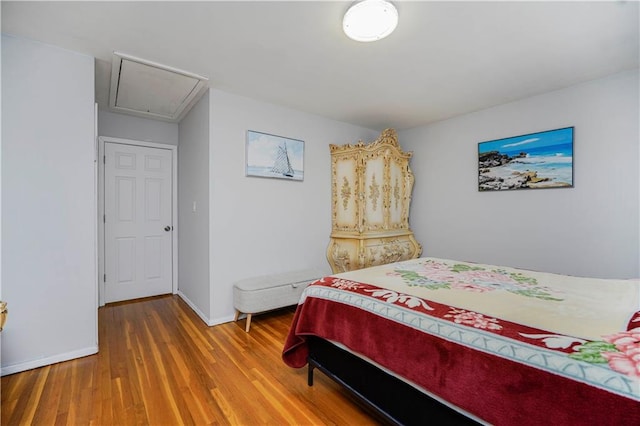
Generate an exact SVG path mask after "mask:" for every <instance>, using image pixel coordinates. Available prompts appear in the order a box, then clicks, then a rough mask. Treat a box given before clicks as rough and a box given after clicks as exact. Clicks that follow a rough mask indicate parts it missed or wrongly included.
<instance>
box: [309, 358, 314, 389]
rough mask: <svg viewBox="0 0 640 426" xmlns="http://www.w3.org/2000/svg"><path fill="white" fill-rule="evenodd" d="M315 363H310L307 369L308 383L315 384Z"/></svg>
mask: <svg viewBox="0 0 640 426" xmlns="http://www.w3.org/2000/svg"><path fill="white" fill-rule="evenodd" d="M313 368H314V367H313V365H311V363H309V369H308V370H307V384H308V385H309V386H313Z"/></svg>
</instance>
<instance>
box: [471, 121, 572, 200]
mask: <svg viewBox="0 0 640 426" xmlns="http://www.w3.org/2000/svg"><path fill="white" fill-rule="evenodd" d="M570 187H573V127H565V128H563V129H556V130H547V131H545V132H538V133H530V134H528V135H522V136H513V137H510V138H505V139H496V140H492V141H486V142H480V143H479V144H478V190H479V191H504V190H510V189H538V188H570Z"/></svg>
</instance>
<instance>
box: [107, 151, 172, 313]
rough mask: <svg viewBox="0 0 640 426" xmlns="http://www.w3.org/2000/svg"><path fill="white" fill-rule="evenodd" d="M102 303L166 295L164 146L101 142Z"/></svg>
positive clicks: (168, 234)
mask: <svg viewBox="0 0 640 426" xmlns="http://www.w3.org/2000/svg"><path fill="white" fill-rule="evenodd" d="M104 154H105V159H104V161H105V164H104V197H105V198H104V212H105V218H104V235H105V242H104V243H105V246H104V247H105V255H104V262H105V264H104V271H105V302H107V303H109V302H117V301H120V300H129V299H136V298H139V297H148V296H155V295H158V294H166V293H171V292H172V290H173V281H172V279H173V261H172V252H171V250H172V247H173V244H172V238H173V221H172V211H173V206H172V192H171V191H172V184H173V182H172V179H173V171H172V167H173V158H172V155H173V153H172V151H171V150H169V149H161V148H151V147H144V146H135V145H126V144H119V143H110V142H105V144H104Z"/></svg>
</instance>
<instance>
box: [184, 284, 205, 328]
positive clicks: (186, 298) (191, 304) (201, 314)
mask: <svg viewBox="0 0 640 426" xmlns="http://www.w3.org/2000/svg"><path fill="white" fill-rule="evenodd" d="M178 296H180V298H181V299H182V300H184V303H186V304H187V305H189V307H190V308H191V309H192V310H193V312H195V313H196V315H198V316H199V317H200V319H201V320H202V321H204V323H205V324H207V325H208V326H210V325H211V324H210V321H209V318H207V316H206V315H205V314H204V312H202V311H201V310H200V309H199V308H198V306H196V304H195V303H193V302H192V301H191V300H190V299H189V298H188V297H187V295H186V294H184V293H183V292H181V291H179V290H178Z"/></svg>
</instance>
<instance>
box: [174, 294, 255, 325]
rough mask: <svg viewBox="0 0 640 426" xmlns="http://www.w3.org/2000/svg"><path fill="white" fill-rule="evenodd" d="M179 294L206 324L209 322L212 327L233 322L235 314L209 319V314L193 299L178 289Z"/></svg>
mask: <svg viewBox="0 0 640 426" xmlns="http://www.w3.org/2000/svg"><path fill="white" fill-rule="evenodd" d="M178 296H180V298H181V299H182V300H184V303H186V304H187V305H189V307H190V308H191V309H193V312H195V313H196V315H198V316H199V317H200V319H201V320H202V321H204V323H205V324H207V325H208V326H209V327H212V326H214V325H220V324H224V323H227V322H233V320H234V318H235V315H229V316H225V317H221V318H216V319H209V318H207V316H206V315H205V314H204V313H203V312H202V311H201V310H200V309H199V308H198V307H197V306H196V304H195V303H193V302H192V301H191V300H189V298H188V297H187V296H186V295H185V294H184V293H183V292H181V291H178ZM245 316H246V315H244V314H243V316H241V318H244V317H245Z"/></svg>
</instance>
